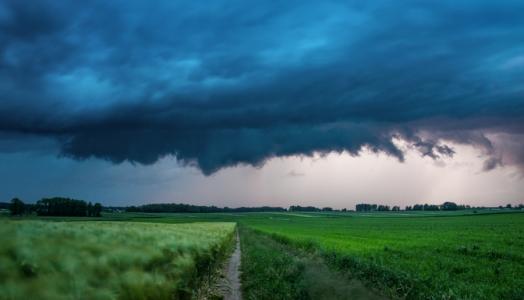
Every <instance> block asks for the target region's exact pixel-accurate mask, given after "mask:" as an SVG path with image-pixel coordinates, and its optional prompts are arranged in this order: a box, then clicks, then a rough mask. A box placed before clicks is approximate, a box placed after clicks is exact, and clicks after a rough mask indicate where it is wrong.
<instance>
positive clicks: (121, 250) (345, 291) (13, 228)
mask: <svg viewBox="0 0 524 300" xmlns="http://www.w3.org/2000/svg"><path fill="white" fill-rule="evenodd" d="M6 219H7V218H6ZM27 219H28V220H18V221H3V223H2V229H0V230H2V236H14V237H15V238H12V239H9V240H8V241H7V243H2V246H1V248H0V249H1V250H0V251H2V252H1V253H0V259H1V260H2V261H1V265H2V266H8V267H7V268H6V269H2V271H0V279H1V280H3V281H5V282H7V284H6V285H5V286H3V287H2V289H3V290H2V295H14V296H12V297H6V299H20V298H25V296H27V297H30V296H34V295H33V294H26V293H44V294H43V295H45V296H46V297H47V298H49V299H50V298H59V297H57V295H72V293H82V294H83V295H90V298H97V297H98V298H99V299H105V298H107V299H115V298H118V295H127V296H128V297H123V298H130V295H134V297H135V298H137V299H147V298H151V299H162V298H163V297H165V296H166V295H168V294H170V293H171V294H177V293H179V294H183V293H191V291H193V290H194V289H195V288H196V287H197V286H198V285H199V283H198V278H199V275H198V274H200V273H199V272H201V271H199V270H198V267H196V266H197V265H198V264H195V261H197V262H198V261H202V258H204V261H206V262H208V263H210V262H212V261H215V260H216V259H215V258H214V257H213V256H214V255H215V256H216V255H217V253H222V252H223V251H222V252H221V250H219V249H222V248H221V247H223V245H224V244H225V243H227V241H228V240H231V237H232V232H233V229H234V226H235V225H234V223H236V224H238V227H239V228H240V240H241V244H242V249H243V252H242V271H243V273H242V285H243V286H242V289H243V294H244V297H245V299H319V298H322V299H347V298H349V295H351V298H352V299H371V298H372V299H382V298H383V297H387V298H406V299H428V298H432V299H437V298H438V299H501V298H503V299H520V298H521V297H522V295H523V294H524V291H523V290H522V287H523V286H524V276H523V275H524V213H520V212H513V213H505V212H503V211H501V212H497V211H482V212H478V213H474V212H472V211H463V212H432V213H430V212H420V213H418V212H410V213H407V212H399V213H378V212H375V213H299V212H293V213H286V212H283V213H280V212H278V213H277V212H271V213H208V214H206V213H200V214H198V213H194V214H192V213H114V214H108V213H106V214H104V215H103V217H102V220H103V221H81V220H85V219H81V218H49V217H46V218H35V217H29V218H27ZM35 219H38V220H46V221H47V222H42V221H37V220H35ZM64 220H67V221H68V222H56V221H64ZM203 222H205V223H203ZM65 224H68V225H65ZM58 245H60V247H58ZM130 249H132V250H130ZM210 249H214V250H210ZM57 251H58V252H57ZM101 253H102V254H103V255H100V254H101ZM173 253H177V254H176V255H174V254H173ZM14 254H16V255H14ZM57 254H58V255H57ZM78 257H82V264H80V263H79V261H78ZM58 258H60V259H58ZM53 259H56V260H55V261H53ZM153 261H159V264H155V263H153V264H152V263H151V262H153ZM152 266H154V267H152ZM166 266H168V267H166ZM13 270H16V272H13ZM43 274H49V275H48V276H40V275H43ZM73 274H75V276H74V278H75V280H74V281H62V280H60V279H61V278H64V276H72V275H73ZM117 274H118V275H119V276H116V275H117ZM195 274H196V275H195ZM107 278H111V279H112V280H107ZM24 279H25V280H24ZM57 283H58V284H57ZM168 283H169V284H168ZM173 283H175V284H173ZM45 287H52V288H45ZM94 287H97V288H96V289H95V288H94ZM126 293H127V294H126ZM39 295H40V294H39ZM115 295H116V296H115ZM17 296H18V297H17ZM106 296H107V297H106ZM41 298H42V297H41ZM44 298H45V297H44ZM66 298H67V297H66ZM120 298H122V297H121V296H120Z"/></svg>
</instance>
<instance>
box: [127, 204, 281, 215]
mask: <svg viewBox="0 0 524 300" xmlns="http://www.w3.org/2000/svg"><path fill="white" fill-rule="evenodd" d="M126 211H127V212H147V213H160V212H169V213H213V212H262V211H268V212H281V211H286V209H285V208H283V207H272V206H261V207H237V208H230V207H227V206H226V207H217V206H204V205H191V204H183V203H155V204H144V205H140V206H130V207H127V208H126Z"/></svg>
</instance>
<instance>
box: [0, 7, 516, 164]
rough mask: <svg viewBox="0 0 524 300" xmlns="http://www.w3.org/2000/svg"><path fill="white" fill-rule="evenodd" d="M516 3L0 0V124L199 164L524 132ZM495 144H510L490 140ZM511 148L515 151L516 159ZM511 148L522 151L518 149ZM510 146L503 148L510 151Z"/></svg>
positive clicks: (488, 144)
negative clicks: (394, 140)
mask: <svg viewBox="0 0 524 300" xmlns="http://www.w3.org/2000/svg"><path fill="white" fill-rule="evenodd" d="M522 11H524V3H523V2H522V1H498V2H494V1H482V0H481V1H461V2H460V3H457V2H456V1H438V2H437V1H434V2H428V1H414V0H413V1H403V2H402V3H398V2H391V1H386V0H375V1H367V2H365V3H362V1H325V2H322V3H320V2H318V1H311V2H309V1H306V2H304V1H283V2H276V3H269V2H267V1H256V2H251V3H248V2H245V1H206V3H202V4H199V3H195V2H194V1H155V2H152V3H145V2H143V1H111V2H107V1H84V2H78V1H62V2H60V3H57V2H56V1H50V0H48V1H44V0H35V1H31V2H30V3H29V2H21V1H15V0H8V1H2V2H1V3H0V101H1V102H0V131H4V132H8V133H10V134H22V135H25V134H27V135H31V136H35V135H36V136H39V135H40V136H45V137H52V138H54V139H56V140H57V141H58V142H59V143H60V148H61V150H60V152H61V153H62V154H65V155H68V156H71V157H75V158H79V159H83V158H88V157H93V156H94V157H98V158H103V159H107V160H110V161H114V162H116V163H118V162H122V161H126V160H129V161H134V162H139V163H144V164H150V163H154V162H155V161H157V160H158V159H159V158H160V157H162V156H166V155H175V156H176V157H177V158H178V159H179V160H180V161H181V162H183V163H187V164H195V165H197V166H198V167H199V168H200V169H201V170H202V171H203V172H204V173H206V174H209V173H212V172H214V171H217V170H219V169H220V168H222V167H226V166H234V165H236V164H239V163H241V164H251V165H261V164H263V163H264V161H265V160H266V159H268V158H270V157H274V156H287V155H310V154H312V153H315V152H321V153H326V152H331V151H337V152H342V151H347V152H349V153H351V154H353V155H358V153H359V151H360V150H361V149H362V148H363V147H368V148H370V149H371V150H373V151H377V152H385V153H387V154H390V155H393V156H396V157H398V158H399V160H403V151H402V150H401V149H399V147H398V146H397V145H396V144H395V143H394V142H393V139H402V140H404V141H406V142H407V143H408V144H410V145H411V146H412V147H414V148H415V149H417V150H419V151H420V153H421V155H424V156H429V157H432V158H438V157H440V156H451V155H453V153H454V151H453V149H451V148H450V147H449V146H447V145H446V144H445V143H446V141H452V142H455V143H464V144H471V145H474V146H476V147H481V148H482V149H483V150H484V151H485V153H486V155H487V156H489V158H488V161H487V162H486V165H485V166H486V169H490V168H494V167H496V166H498V165H500V164H502V163H504V162H507V163H513V164H517V165H520V166H522V165H523V164H522V163H521V162H522V159H511V160H507V159H506V160H505V159H504V158H503V157H502V156H501V155H502V154H500V153H502V152H504V151H502V152H501V151H500V150H497V149H496V148H497V145H496V144H495V143H493V141H491V140H490V138H489V136H490V135H497V136H501V134H502V135H504V136H508V137H510V138H511V137H513V138H514V139H515V138H516V139H517V140H518V144H519V145H523V144H524V140H523V139H522V138H521V137H522V133H523V132H524V87H523V85H522V82H524V40H523V39H522V37H524V18H522V16H521V12H522ZM498 145H501V147H502V146H503V145H504V143H500V142H499V143H498ZM519 149H523V147H517V146H513V147H511V149H509V150H508V151H511V153H510V154H506V155H509V156H510V157H523V156H524V152H519V151H520V150H519ZM514 151H517V152H514ZM506 152H507V151H506Z"/></svg>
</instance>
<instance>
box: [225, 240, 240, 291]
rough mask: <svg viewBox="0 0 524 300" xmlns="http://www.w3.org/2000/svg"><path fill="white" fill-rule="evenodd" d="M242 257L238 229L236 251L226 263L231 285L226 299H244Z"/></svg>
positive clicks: (227, 278) (227, 275)
mask: <svg viewBox="0 0 524 300" xmlns="http://www.w3.org/2000/svg"><path fill="white" fill-rule="evenodd" d="M241 257H242V252H241V249H240V237H239V234H238V231H237V233H236V243H235V251H233V254H232V255H231V257H230V258H229V261H228V263H227V265H226V280H227V283H228V285H229V286H228V289H227V291H226V292H225V295H224V299H225V300H242V289H241V285H240V261H241Z"/></svg>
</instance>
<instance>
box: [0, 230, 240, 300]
mask: <svg viewBox="0 0 524 300" xmlns="http://www.w3.org/2000/svg"><path fill="white" fill-rule="evenodd" d="M234 228H235V224H234V223H192V224H154V223H149V224H148V223H137V222H133V223H130V222H105V221H104V222H93V221H80V222H41V221H32V220H29V221H26V220H20V221H5V220H4V221H0V237H1V243H0V299H178V298H187V297H190V296H191V295H193V294H195V291H196V289H197V288H198V283H199V281H200V280H201V279H202V278H203V277H205V275H206V274H207V272H209V269H210V267H211V266H212V264H213V263H214V262H215V261H216V260H217V259H219V256H220V255H223V254H224V251H225V248H227V247H228V245H229V242H230V241H231V238H232V236H233V231H234Z"/></svg>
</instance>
